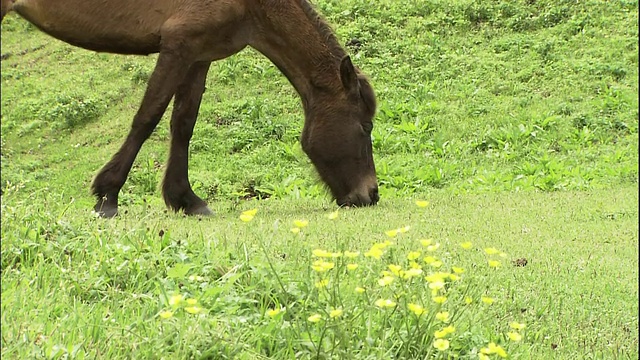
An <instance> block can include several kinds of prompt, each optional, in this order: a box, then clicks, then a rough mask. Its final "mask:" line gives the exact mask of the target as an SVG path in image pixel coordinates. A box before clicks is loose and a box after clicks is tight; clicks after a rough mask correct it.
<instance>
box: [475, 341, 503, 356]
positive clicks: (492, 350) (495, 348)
mask: <svg viewBox="0 0 640 360" xmlns="http://www.w3.org/2000/svg"><path fill="white" fill-rule="evenodd" d="M480 353H482V354H485V355H491V354H496V355H498V356H500V357H502V358H506V357H507V352H506V351H505V350H504V349H503V348H502V346H500V345H496V344H495V343H489V345H488V347H486V348H482V349H480Z"/></svg>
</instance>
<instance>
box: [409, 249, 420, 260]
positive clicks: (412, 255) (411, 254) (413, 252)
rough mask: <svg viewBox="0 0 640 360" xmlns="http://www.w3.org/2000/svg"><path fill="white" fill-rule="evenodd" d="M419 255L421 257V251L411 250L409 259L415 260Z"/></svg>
mask: <svg viewBox="0 0 640 360" xmlns="http://www.w3.org/2000/svg"><path fill="white" fill-rule="evenodd" d="M419 257H420V251H411V252H409V254H407V259H408V260H409V261H413V260H415V259H417V258H419Z"/></svg>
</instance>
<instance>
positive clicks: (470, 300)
mask: <svg viewBox="0 0 640 360" xmlns="http://www.w3.org/2000/svg"><path fill="white" fill-rule="evenodd" d="M464 302H465V304H467V305H469V304H471V303H472V302H473V299H472V298H471V297H470V296H466V297H465V298H464Z"/></svg>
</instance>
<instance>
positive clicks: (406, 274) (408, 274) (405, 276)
mask: <svg viewBox="0 0 640 360" xmlns="http://www.w3.org/2000/svg"><path fill="white" fill-rule="evenodd" d="M420 275H422V269H419V268H411V269H409V270H407V271H405V272H404V274H402V278H403V279H411V278H412V277H415V276H420Z"/></svg>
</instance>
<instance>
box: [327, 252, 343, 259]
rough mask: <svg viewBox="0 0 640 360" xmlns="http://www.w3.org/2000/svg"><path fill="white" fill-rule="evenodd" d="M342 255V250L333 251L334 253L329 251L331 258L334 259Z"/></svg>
mask: <svg viewBox="0 0 640 360" xmlns="http://www.w3.org/2000/svg"><path fill="white" fill-rule="evenodd" d="M341 256H342V253H341V252H339V251H338V252H332V253H329V257H330V258H334V259H335V258H339V257H341Z"/></svg>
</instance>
